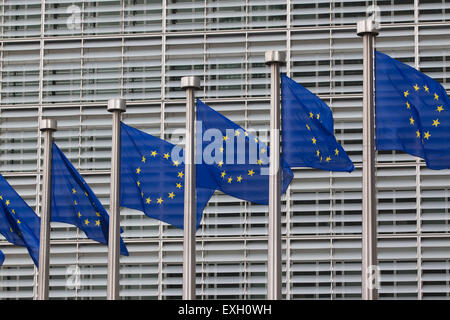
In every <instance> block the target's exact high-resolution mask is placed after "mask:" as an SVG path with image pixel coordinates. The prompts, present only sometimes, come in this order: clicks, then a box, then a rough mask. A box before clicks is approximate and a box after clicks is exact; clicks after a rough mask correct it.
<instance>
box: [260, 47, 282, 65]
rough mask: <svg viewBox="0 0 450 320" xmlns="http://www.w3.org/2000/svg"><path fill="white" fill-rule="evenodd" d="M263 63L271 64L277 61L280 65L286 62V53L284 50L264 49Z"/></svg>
mask: <svg viewBox="0 0 450 320" xmlns="http://www.w3.org/2000/svg"><path fill="white" fill-rule="evenodd" d="M264 63H265V64H272V63H278V64H280V65H282V64H286V53H285V52H284V51H275V50H271V51H266V53H265V55H264Z"/></svg>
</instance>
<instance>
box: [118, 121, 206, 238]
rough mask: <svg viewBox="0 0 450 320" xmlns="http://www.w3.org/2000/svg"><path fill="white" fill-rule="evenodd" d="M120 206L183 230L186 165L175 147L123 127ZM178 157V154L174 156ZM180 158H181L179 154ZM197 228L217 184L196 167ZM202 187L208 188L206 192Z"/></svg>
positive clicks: (123, 125) (136, 130) (199, 167)
mask: <svg viewBox="0 0 450 320" xmlns="http://www.w3.org/2000/svg"><path fill="white" fill-rule="evenodd" d="M120 143H121V158H120V159H121V160H120V205H121V206H124V207H128V208H131V209H136V210H139V211H142V212H144V213H145V214H146V215H147V216H149V217H150V218H154V219H158V220H161V221H163V222H166V223H169V224H171V225H172V226H175V227H177V228H180V229H183V225H184V165H183V161H182V160H181V158H178V157H177V158H173V154H172V151H173V150H174V148H177V149H176V150H179V149H180V148H178V147H176V146H175V145H173V144H171V143H169V142H167V141H164V140H161V139H159V138H156V137H154V136H152V135H150V134H147V133H145V132H143V131H140V130H138V129H135V128H132V127H130V126H127V125H126V124H124V123H121V139H120ZM175 153H176V152H175ZM177 156H179V154H177ZM196 172H197V175H196V177H197V188H196V190H197V200H196V202H197V221H196V222H197V223H196V225H197V228H198V227H199V226H200V221H201V218H202V212H203V209H204V208H205V206H206V204H207V203H208V201H209V199H210V198H211V196H212V195H213V193H214V191H215V189H214V182H213V181H212V180H209V181H206V180H207V179H209V178H208V175H207V174H202V172H203V173H204V172H205V171H203V170H202V169H201V166H199V165H196ZM202 186H209V188H203V187H202Z"/></svg>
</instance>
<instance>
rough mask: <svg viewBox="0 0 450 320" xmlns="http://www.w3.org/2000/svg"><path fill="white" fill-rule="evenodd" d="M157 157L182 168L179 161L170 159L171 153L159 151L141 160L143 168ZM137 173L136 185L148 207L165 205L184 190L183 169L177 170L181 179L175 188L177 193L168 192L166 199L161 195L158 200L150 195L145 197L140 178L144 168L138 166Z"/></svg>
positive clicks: (153, 151)
mask: <svg viewBox="0 0 450 320" xmlns="http://www.w3.org/2000/svg"><path fill="white" fill-rule="evenodd" d="M156 157H161V158H162V159H164V160H167V161H170V162H172V165H173V166H175V167H179V166H180V162H179V161H178V160H175V161H172V160H171V157H170V154H169V153H163V154H160V153H159V152H158V151H157V150H151V151H150V154H149V155H148V156H147V157H145V155H143V156H142V158H141V160H140V162H141V166H142V167H144V166H145V165H146V164H148V163H150V161H151V160H152V159H155V158H156ZM135 173H136V178H137V179H136V184H137V186H138V188H139V190H140V192H141V198H142V199H143V200H144V203H145V204H146V205H151V204H152V203H155V202H156V204H158V205H163V203H164V201H170V200H173V199H174V198H175V192H176V191H179V190H182V189H183V183H182V182H183V177H184V172H183V170H182V169H180V170H177V178H179V182H176V183H175V185H174V186H173V187H174V191H175V192H173V191H171V192H168V193H167V195H166V196H165V197H163V196H161V195H160V196H159V197H158V198H156V199H155V198H152V196H151V195H150V194H148V195H145V194H144V191H143V190H142V188H141V184H142V182H141V181H140V179H139V176H140V175H141V173H142V168H141V167H140V166H138V167H137V168H136V171H135Z"/></svg>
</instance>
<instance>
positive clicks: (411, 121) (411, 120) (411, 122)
mask: <svg viewBox="0 0 450 320" xmlns="http://www.w3.org/2000/svg"><path fill="white" fill-rule="evenodd" d="M409 123H410V124H411V125H414V118H413V117H411V118H409Z"/></svg>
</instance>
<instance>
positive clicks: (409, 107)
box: [406, 101, 411, 109]
mask: <svg viewBox="0 0 450 320" xmlns="http://www.w3.org/2000/svg"><path fill="white" fill-rule="evenodd" d="M406 109H411V105H410V104H409V102H408V101H406Z"/></svg>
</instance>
